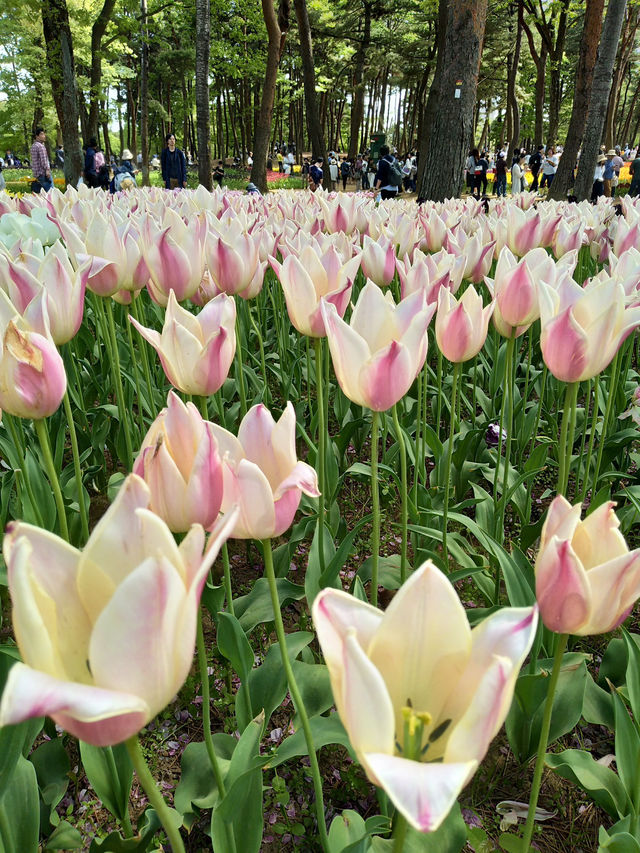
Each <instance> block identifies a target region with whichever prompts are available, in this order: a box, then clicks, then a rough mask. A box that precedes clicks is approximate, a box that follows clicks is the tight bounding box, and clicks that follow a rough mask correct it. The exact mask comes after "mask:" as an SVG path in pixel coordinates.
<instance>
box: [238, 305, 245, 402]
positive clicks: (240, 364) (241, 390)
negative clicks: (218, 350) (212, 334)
mask: <svg viewBox="0 0 640 853" xmlns="http://www.w3.org/2000/svg"><path fill="white" fill-rule="evenodd" d="M236 381H237V383H238V391H239V393H240V417H241V418H244V416H245V415H246V414H247V393H246V391H245V388H244V370H243V356H242V329H241V328H240V312H239V311H236Z"/></svg>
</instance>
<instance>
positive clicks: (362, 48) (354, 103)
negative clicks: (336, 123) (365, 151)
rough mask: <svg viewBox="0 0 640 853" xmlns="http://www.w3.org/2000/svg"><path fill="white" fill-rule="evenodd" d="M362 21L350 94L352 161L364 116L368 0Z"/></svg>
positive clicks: (368, 25)
mask: <svg viewBox="0 0 640 853" xmlns="http://www.w3.org/2000/svg"><path fill="white" fill-rule="evenodd" d="M362 7H363V13H364V23H363V27H362V38H361V40H360V44H359V46H358V51H357V53H356V59H355V66H354V70H353V85H352V92H353V95H352V96H351V98H352V99H351V127H350V131H349V159H350V160H351V162H352V163H353V161H354V159H355V157H356V156H357V155H358V151H359V150H360V130H361V128H362V119H363V117H364V87H365V82H364V66H365V62H366V59H367V52H368V50H369V46H370V44H371V7H372V3H371V2H370V0H363V3H362Z"/></svg>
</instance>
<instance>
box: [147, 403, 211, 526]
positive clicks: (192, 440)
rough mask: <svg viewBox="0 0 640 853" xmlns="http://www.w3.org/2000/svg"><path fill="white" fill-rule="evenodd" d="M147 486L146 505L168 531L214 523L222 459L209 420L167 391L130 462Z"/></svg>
mask: <svg viewBox="0 0 640 853" xmlns="http://www.w3.org/2000/svg"><path fill="white" fill-rule="evenodd" d="M133 473H134V474H138V475H139V476H140V477H142V479H143V480H144V481H145V482H146V483H147V485H148V486H149V489H150V490H151V509H152V510H153V512H155V513H157V514H158V515H159V516H160V518H162V519H163V521H165V522H166V524H167V525H168V527H169V529H170V530H172V531H173V532H174V533H185V532H186V531H187V530H188V529H189V528H190V527H191V525H192V524H195V523H198V524H201V525H202V526H203V527H204V528H205V530H208V529H210V528H211V527H212V526H213V524H214V523H215V521H216V519H217V517H218V513H219V512H220V505H221V503H222V462H221V461H220V456H219V454H218V443H217V441H216V439H215V436H214V433H213V425H212V424H210V423H209V422H208V421H205V420H203V418H202V415H201V414H200V413H199V412H198V410H197V408H196V407H195V406H194V405H193V403H187V404H186V405H185V404H184V403H183V402H182V400H180V398H179V397H178V396H177V395H176V394H174V392H173V391H169V397H168V399H167V408H166V409H163V410H162V411H161V412H160V414H159V415H158V417H157V418H156V419H155V421H154V422H153V423H152V424H151V426H150V428H149V431H148V432H147V434H146V436H145V438H144V441H143V442H142V447H141V448H140V453H139V454H138V458H137V459H136V461H135V462H134V465H133Z"/></svg>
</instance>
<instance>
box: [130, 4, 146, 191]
mask: <svg viewBox="0 0 640 853" xmlns="http://www.w3.org/2000/svg"><path fill="white" fill-rule="evenodd" d="M148 35H149V34H148V32H147V0H140V36H141V48H140V148H141V151H142V185H143V186H144V187H148V186H149V185H150V181H149V44H148V42H147V38H148ZM133 121H134V123H135V116H134V118H133Z"/></svg>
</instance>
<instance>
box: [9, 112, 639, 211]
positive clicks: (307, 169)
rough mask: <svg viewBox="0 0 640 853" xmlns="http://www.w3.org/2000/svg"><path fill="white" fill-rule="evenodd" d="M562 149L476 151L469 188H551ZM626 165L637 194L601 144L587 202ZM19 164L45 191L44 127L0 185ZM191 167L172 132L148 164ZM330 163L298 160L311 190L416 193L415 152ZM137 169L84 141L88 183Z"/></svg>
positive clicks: (292, 155) (127, 177)
mask: <svg viewBox="0 0 640 853" xmlns="http://www.w3.org/2000/svg"><path fill="white" fill-rule="evenodd" d="M245 153H246V156H245V158H244V166H246V167H247V168H248V169H251V166H252V165H253V154H252V152H248V153H247V152H245ZM562 153H563V149H562V146H557V147H554V146H553V145H549V146H544V145H538V146H536V147H535V149H533V150H532V151H527V150H526V149H525V148H522V149H521V148H515V150H514V151H513V153H512V154H509V153H508V149H507V148H506V147H502V148H500V149H498V150H497V151H495V152H494V153H493V154H490V153H489V152H488V151H487V150H486V149H485V150H480V149H478V148H473V149H472V150H471V151H470V152H469V155H468V157H467V159H466V161H465V164H464V175H465V184H466V188H467V190H468V192H469V193H471V194H472V195H474V196H475V197H476V198H478V199H480V198H481V197H486V195H487V191H488V186H489V180H490V175H491V174H492V173H493V182H492V183H493V187H492V193H493V194H494V195H497V196H505V195H506V194H507V188H508V180H507V176H508V174H509V173H510V175H511V193H512V194H513V195H516V194H518V193H520V192H525V191H530V192H538V191H539V190H543V189H544V188H545V187H546V188H549V187H551V185H552V183H553V180H554V177H555V175H556V171H557V169H558V164H559V162H560V158H561V157H562ZM579 156H580V155H579V154H578V161H577V162H576V163H575V164H574V174H575V171H576V170H577V167H578V162H579ZM141 161H142V155H141V154H138V158H137V165H138V166H140V165H141ZM509 161H510V162H509ZM229 162H230V161H229ZM626 162H629V163H630V166H629V171H630V174H631V179H632V180H631V186H630V189H629V193H630V195H640V152H639V150H638V149H632V148H631V147H630V146H629V145H626V146H625V147H624V148H622V147H621V146H619V145H616V146H615V147H614V148H610V149H609V150H606V149H605V146H602V147H601V149H600V154H599V156H598V159H597V163H596V166H595V170H594V175H593V186H592V191H591V200H592V201H593V202H594V203H595V202H597V200H598V199H599V198H600V197H601V196H605V197H612V196H615V194H616V187H617V186H618V184H619V182H620V173H621V170H622V168H623V166H624V165H625V163H626ZM233 164H234V166H235V167H237V168H242V167H243V162H242V160H241V159H240V158H239V157H236V158H235V159H234V163H233ZM274 164H275V165H277V169H278V171H280V172H281V173H282V174H283V175H285V176H289V175H293V174H294V171H295V169H294V167H295V165H296V152H295V147H294V146H293V145H287V146H285V145H283V144H280V145H277V146H276V147H275V148H274V151H273V154H272V156H271V157H270V159H269V161H268V163H267V166H268V167H273V165H274ZM24 165H26V166H30V168H31V170H32V172H33V175H34V178H35V180H34V181H33V183H32V190H33V191H34V192H40V191H41V190H42V189H44V190H45V191H46V190H48V189H50V188H51V187H52V186H53V178H52V172H51V170H52V166H51V163H50V161H49V155H48V151H47V146H46V132H45V130H44V128H42V127H37V128H36V129H35V133H34V137H33V143H32V145H31V149H30V160H26V158H24V160H22V159H20V158H19V157H17V156H16V155H15V154H14V153H13V152H12V151H11V150H7V152H6V156H5V157H4V159H3V158H0V189H2V188H3V184H4V178H3V176H2V169H3V168H21V167H22V166H24ZM190 165H192V163H191V161H189V160H188V159H187V156H186V155H185V153H184V151H182V150H181V149H180V148H178V146H177V144H176V137H175V135H174V134H173V133H172V132H169V133H167V135H166V137H165V145H164V147H163V149H162V152H161V154H160V156H158V155H157V154H155V155H154V156H153V157H152V158H151V161H150V166H151V168H155V169H158V170H160V171H161V173H162V180H163V183H164V186H165V187H166V189H181V188H184V187H186V186H187V169H188V166H190ZM328 166H329V180H328V181H327V180H326V178H325V175H324V161H323V158H322V157H317V156H316V157H303V158H302V164H301V172H302V176H303V177H306V179H307V182H308V186H309V188H310V189H311V190H312V191H315V190H317V189H319V188H326V189H329V188H334V187H339V186H340V184H342V189H343V191H346V189H347V184H348V183H349V182H352V183H353V184H354V185H355V187H354V188H355V190H356V191H360V190H373V191H374V192H376V193H377V195H376V197H377V198H378V199H379V200H385V199H389V198H395V197H396V196H397V195H398V194H399V193H400V192H402V190H404V191H405V192H407V193H411V192H415V191H416V180H417V173H418V153H417V151H415V150H413V151H409V152H407V153H406V154H403V155H401V156H400V155H399V153H398V151H397V150H396V149H390V147H389V146H387V145H383V146H382V147H381V148H380V149H379V150H378V151H377V152H373V151H371V150H369V149H367V150H365V151H364V152H363V153H360V154H358V155H357V157H355V158H353V160H352V159H351V158H350V157H349V156H348V155H346V154H342V155H339V154H338V153H337V152H335V151H330V152H329V155H328ZM54 167H55V168H63V167H64V150H63V148H62V146H61V145H57V146H56V149H55V160H54ZM138 171H139V169H138V168H137V167H136V165H134V156H133V154H132V153H131V151H129V149H127V148H125V149H124V150H123V151H122V153H121V156H120V159H119V160H117V159H116V157H115V156H114V155H113V154H111V155H110V157H109V161H107V159H106V157H105V154H104V152H103V151H102V149H101V148H100V146H99V144H98V142H97V140H96V139H95V138H94V137H92V138H91V139H89V142H88V145H87V146H86V148H85V150H84V169H83V174H82V181H84V183H85V184H87V185H88V186H89V187H100V188H102V189H104V190H109V191H110V192H112V193H113V192H117V191H119V190H122V189H127V188H128V187H129V186H134V185H135V184H136V175H137V173H138ZM212 178H213V180H214V181H215V182H216V183H217V184H218V185H219V186H220V187H221V186H222V185H223V182H224V180H225V169H224V161H223V160H218V161H217V164H216V165H215V167H214V169H213V171H212ZM247 192H251V193H256V194H257V193H259V190H258V188H257V187H255V185H254V184H249V185H248V187H247Z"/></svg>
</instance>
